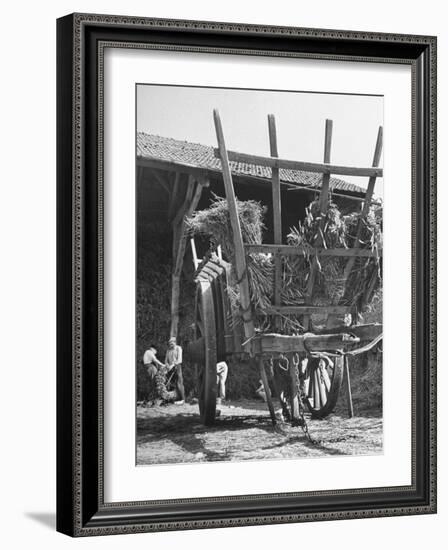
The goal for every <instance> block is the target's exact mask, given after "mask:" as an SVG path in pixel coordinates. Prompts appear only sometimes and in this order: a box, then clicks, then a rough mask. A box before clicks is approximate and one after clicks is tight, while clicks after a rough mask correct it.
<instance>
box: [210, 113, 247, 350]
mask: <svg viewBox="0 0 448 550" xmlns="http://www.w3.org/2000/svg"><path fill="white" fill-rule="evenodd" d="M213 118H214V122H215V130H216V138H217V140H218V148H219V155H220V158H221V166H222V176H223V180H224V187H225V190H226V198H227V203H228V205H229V216H230V225H231V227H232V234H233V244H234V249H235V271H236V276H237V278H238V281H239V283H238V286H239V291H240V304H241V310H242V317H243V323H244V335H245V337H246V340H249V344H250V339H252V338H253V336H254V334H255V327H254V321H253V318H252V305H251V302H250V292H249V280H248V277H247V269H246V256H245V253H244V245H243V238H242V235H241V226H240V220H239V216H238V207H237V203H236V197H235V191H234V189H233V181H232V173H231V171H230V165H229V158H228V156H227V149H226V144H225V140H224V133H223V130H222V124H221V118H220V116H219V112H218V110H217V109H214V110H213ZM249 350H250V348H249ZM249 353H251V352H250V351H249Z"/></svg>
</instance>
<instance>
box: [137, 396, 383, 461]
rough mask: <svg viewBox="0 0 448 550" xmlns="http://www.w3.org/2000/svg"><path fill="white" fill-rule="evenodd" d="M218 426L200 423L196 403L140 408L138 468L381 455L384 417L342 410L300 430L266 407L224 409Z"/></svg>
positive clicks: (243, 404)
mask: <svg viewBox="0 0 448 550" xmlns="http://www.w3.org/2000/svg"><path fill="white" fill-rule="evenodd" d="M220 410H221V416H220V417H219V418H217V419H216V423H215V425H214V426H211V427H206V426H203V425H202V424H201V421H200V418H199V414H198V407H197V405H189V404H185V405H182V406H176V405H169V406H165V407H153V408H144V407H138V408H137V464H138V465H149V464H161V463H163V464H171V463H183V462H213V461H222V460H225V461H241V460H262V459H268V460H269V459H270V460H277V459H284V458H291V459H292V458H300V457H325V456H338V455H339V456H343V455H372V454H378V453H381V452H382V419H381V417H380V416H379V415H378V414H377V413H374V414H372V413H371V412H363V414H362V416H361V415H360V416H356V417H354V418H347V417H346V416H344V415H343V414H342V413H341V412H340V411H338V414H335V415H331V416H329V417H327V418H326V419H324V420H317V419H311V418H310V417H309V416H307V422H308V427H309V431H310V434H311V438H312V441H310V440H309V439H307V438H306V436H305V434H304V432H303V430H302V429H301V428H300V427H292V426H291V425H289V424H286V423H282V424H278V425H277V426H276V427H273V426H272V424H271V421H270V418H269V415H268V413H267V411H266V409H265V406H264V404H263V403H259V402H256V401H250V402H249V401H244V402H234V403H227V404H226V405H225V406H221V407H220Z"/></svg>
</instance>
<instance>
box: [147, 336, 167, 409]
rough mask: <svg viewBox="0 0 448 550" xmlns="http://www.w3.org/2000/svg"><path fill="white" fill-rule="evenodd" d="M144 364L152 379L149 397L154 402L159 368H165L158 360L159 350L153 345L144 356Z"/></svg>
mask: <svg viewBox="0 0 448 550" xmlns="http://www.w3.org/2000/svg"><path fill="white" fill-rule="evenodd" d="M143 364H144V366H145V367H146V370H147V372H148V375H149V379H150V382H151V389H150V391H149V395H148V396H147V397H149V398H150V399H149V400H150V401H153V402H154V399H155V395H154V390H155V388H154V382H155V377H156V374H157V371H158V368H159V367H163V366H164V365H163V363H162V362H161V361H159V360H158V359H157V348H156V346H155V345H154V344H151V345H150V346H149V348H148V349H147V350H146V351H145V353H144V354H143Z"/></svg>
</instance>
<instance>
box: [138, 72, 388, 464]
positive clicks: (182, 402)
mask: <svg viewBox="0 0 448 550" xmlns="http://www.w3.org/2000/svg"><path fill="white" fill-rule="evenodd" d="M383 99H384V98H383V97H382V96H381V95H356V94H343V93H338V92H337V90H335V92H334V93H328V92H320V91H319V90H314V91H312V92H310V91H306V92H305V91H300V90H291V91H283V90H282V91H279V90H260V89H236V88H207V87H192V86H175V85H163V84H160V85H157V84H146V83H139V84H137V85H136V120H135V127H136V182H135V185H136V204H135V209H136V210H135V213H136V215H135V220H136V228H135V231H136V296H135V300H136V334H135V352H136V353H135V356H136V365H135V368H136V420H137V421H136V465H137V466H151V465H154V464H179V463H203V462H216V461H225V462H232V461H259V460H277V461H278V460H286V459H297V458H322V457H335V458H337V457H338V456H350V455H360V456H361V455H367V456H371V455H378V454H382V453H383V420H384V421H387V418H383V362H382V351H383V348H382V346H383V341H382V336H383V334H382V333H383V329H382V327H383V319H382V301H383V285H382V280H383V277H382V250H383V207H385V208H387V201H386V204H384V202H385V201H384V193H383V155H382V145H383V126H384V123H383V108H384V106H383ZM385 130H387V129H385Z"/></svg>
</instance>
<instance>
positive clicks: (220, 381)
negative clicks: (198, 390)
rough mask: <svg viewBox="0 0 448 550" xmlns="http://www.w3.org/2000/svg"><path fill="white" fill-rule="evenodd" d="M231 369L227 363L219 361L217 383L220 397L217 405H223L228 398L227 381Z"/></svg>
mask: <svg viewBox="0 0 448 550" xmlns="http://www.w3.org/2000/svg"><path fill="white" fill-rule="evenodd" d="M228 372H229V367H228V366H227V363H226V362H225V361H219V363H217V364H216V383H217V385H218V397H217V399H216V403H217V404H218V405H221V403H222V401H223V400H224V399H225V398H226V380H227V374H228Z"/></svg>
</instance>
